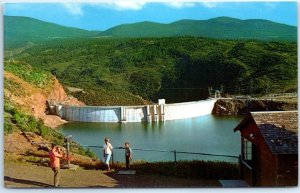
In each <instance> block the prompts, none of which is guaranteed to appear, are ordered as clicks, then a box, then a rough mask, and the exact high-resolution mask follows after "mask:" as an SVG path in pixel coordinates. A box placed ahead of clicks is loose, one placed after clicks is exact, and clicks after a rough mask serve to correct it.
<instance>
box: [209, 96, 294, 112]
mask: <svg viewBox="0 0 300 193" xmlns="http://www.w3.org/2000/svg"><path fill="white" fill-rule="evenodd" d="M297 105H298V104H297V103H291V102H289V103H288V102H281V101H272V100H229V99H219V100H217V102H216V103H215V105H214V108H213V110H212V114H217V115H245V114H247V113H249V112H252V111H288V110H297Z"/></svg>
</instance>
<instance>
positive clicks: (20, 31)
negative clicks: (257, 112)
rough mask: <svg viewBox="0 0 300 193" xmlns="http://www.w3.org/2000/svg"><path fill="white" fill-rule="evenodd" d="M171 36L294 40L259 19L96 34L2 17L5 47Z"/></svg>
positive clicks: (148, 25)
mask: <svg viewBox="0 0 300 193" xmlns="http://www.w3.org/2000/svg"><path fill="white" fill-rule="evenodd" d="M175 36H195V37H208V38H217V39H258V40H267V41H269V40H287V41H297V27H295V26H290V25H286V24H280V23H276V22H272V21H268V20H261V19H248V20H240V19H236V18H230V17H217V18H212V19H208V20H189V19H184V20H179V21H175V22H172V23H169V24H162V23H155V22H149V21H145V22H138V23H133V24H122V25H118V26H115V27H112V28H110V29H108V30H106V31H103V32H100V31H88V30H83V29H79V28H73V27H65V26H62V25H58V24H54V23H49V22H45V21H41V20H38V19H34V18H29V17H21V16H4V46H5V48H9V47H13V46H15V47H16V46H18V47H20V46H25V45H27V44H30V43H33V44H34V43H39V42H41V41H45V40H51V39H56V38H89V37H126V38H139V37H175Z"/></svg>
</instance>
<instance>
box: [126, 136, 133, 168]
mask: <svg viewBox="0 0 300 193" xmlns="http://www.w3.org/2000/svg"><path fill="white" fill-rule="evenodd" d="M131 157H132V150H131V148H130V146H129V143H128V142H125V160H126V169H129V167H130V160H131Z"/></svg>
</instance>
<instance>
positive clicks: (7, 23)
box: [4, 16, 99, 49]
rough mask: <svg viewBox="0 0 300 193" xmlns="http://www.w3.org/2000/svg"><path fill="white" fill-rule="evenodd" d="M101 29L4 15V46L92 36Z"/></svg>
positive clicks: (18, 45)
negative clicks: (92, 29) (87, 28)
mask: <svg viewBox="0 0 300 193" xmlns="http://www.w3.org/2000/svg"><path fill="white" fill-rule="evenodd" d="M98 33H99V31H87V30H82V29H78V28H73V27H65V26H61V25H57V24H54V23H49V22H45V21H41V20H37V19H33V18H29V17H19V16H4V47H5V49H7V48H10V47H20V46H25V45H28V44H33V43H39V42H41V41H45V40H51V39H58V38H71V37H92V36H95V35H96V34H98Z"/></svg>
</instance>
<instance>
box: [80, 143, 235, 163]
mask: <svg viewBox="0 0 300 193" xmlns="http://www.w3.org/2000/svg"><path fill="white" fill-rule="evenodd" d="M81 147H85V148H103V146H98V145H81ZM124 149H125V148H124V147H114V148H113V150H124ZM131 150H133V151H144V152H157V153H172V154H173V158H174V159H173V160H174V162H177V160H178V159H177V155H178V154H189V155H202V156H212V157H224V158H234V159H236V160H237V161H238V160H239V156H234V155H225V154H212V153H201V152H189V151H177V150H157V149H142V148H131ZM113 152H114V151H113ZM113 154H114V153H113ZM113 154H112V155H113ZM113 157H114V156H112V162H113Z"/></svg>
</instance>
